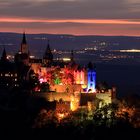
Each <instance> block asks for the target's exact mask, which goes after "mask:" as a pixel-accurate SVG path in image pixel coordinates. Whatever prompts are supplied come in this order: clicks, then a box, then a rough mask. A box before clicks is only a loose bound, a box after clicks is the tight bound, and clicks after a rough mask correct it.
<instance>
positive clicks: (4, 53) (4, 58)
mask: <svg viewBox="0 0 140 140" xmlns="http://www.w3.org/2000/svg"><path fill="white" fill-rule="evenodd" d="M1 60H2V61H6V60H7V54H6V50H5V48H4V50H3V53H2V56H1Z"/></svg>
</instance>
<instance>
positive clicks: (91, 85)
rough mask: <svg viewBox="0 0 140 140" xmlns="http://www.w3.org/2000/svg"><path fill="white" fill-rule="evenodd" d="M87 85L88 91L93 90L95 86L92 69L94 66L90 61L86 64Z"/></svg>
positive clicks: (94, 75) (94, 72)
mask: <svg viewBox="0 0 140 140" xmlns="http://www.w3.org/2000/svg"><path fill="white" fill-rule="evenodd" d="M87 76H88V77H87V79H88V85H87V91H88V92H95V91H96V89H95V86H96V71H95V70H94V67H93V65H92V63H91V62H90V63H89V64H88V74H87Z"/></svg>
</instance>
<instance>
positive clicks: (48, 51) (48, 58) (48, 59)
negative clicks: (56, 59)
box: [43, 41, 53, 66]
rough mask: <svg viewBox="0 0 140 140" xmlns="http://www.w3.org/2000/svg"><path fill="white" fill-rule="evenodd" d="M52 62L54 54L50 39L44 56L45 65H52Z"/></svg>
mask: <svg viewBox="0 0 140 140" xmlns="http://www.w3.org/2000/svg"><path fill="white" fill-rule="evenodd" d="M52 62H53V54H52V52H51V49H50V44H49V41H48V45H47V48H46V50H45V53H44V56H43V64H44V65H45V66H51V64H52Z"/></svg>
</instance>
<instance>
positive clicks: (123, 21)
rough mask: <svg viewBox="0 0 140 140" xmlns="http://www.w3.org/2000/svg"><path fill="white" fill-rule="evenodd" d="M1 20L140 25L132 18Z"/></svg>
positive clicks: (139, 22) (9, 20) (2, 20)
mask: <svg viewBox="0 0 140 140" xmlns="http://www.w3.org/2000/svg"><path fill="white" fill-rule="evenodd" d="M0 22H11V23H32V22H34V23H35V22H38V23H67V22H71V23H84V24H127V25H128V24H135V25H140V21H132V20H131V19H29V18H0Z"/></svg>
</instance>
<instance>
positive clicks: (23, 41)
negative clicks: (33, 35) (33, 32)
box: [22, 32, 27, 44]
mask: <svg viewBox="0 0 140 140" xmlns="http://www.w3.org/2000/svg"><path fill="white" fill-rule="evenodd" d="M22 44H27V41H26V35H25V32H24V33H23V37H22Z"/></svg>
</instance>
